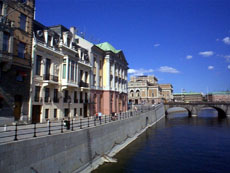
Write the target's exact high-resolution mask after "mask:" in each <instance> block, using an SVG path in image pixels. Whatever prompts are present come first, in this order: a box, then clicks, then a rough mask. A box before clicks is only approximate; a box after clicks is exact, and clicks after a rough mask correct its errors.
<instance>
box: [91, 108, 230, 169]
mask: <svg viewBox="0 0 230 173" xmlns="http://www.w3.org/2000/svg"><path fill="white" fill-rule="evenodd" d="M229 130H230V122H229V119H228V118H225V119H219V118H218V116H217V113H216V111H215V110H213V109H205V110H202V111H201V112H200V113H199V114H198V116H197V117H188V114H187V112H181V113H176V114H171V115H170V116H168V118H167V119H163V120H161V121H160V122H159V123H157V125H156V126H154V127H152V128H149V129H148V130H147V131H146V132H145V133H143V134H142V135H141V136H140V137H139V138H138V139H137V140H135V141H134V142H132V143H131V144H130V145H129V146H128V147H126V148H125V149H124V150H122V151H121V152H120V153H118V154H117V155H116V156H115V158H117V160H118V163H109V164H104V165H103V166H101V167H100V168H99V169H97V170H96V171H94V172H112V173H113V172H229V170H230V164H229V163H230V147H229V145H230V133H229Z"/></svg>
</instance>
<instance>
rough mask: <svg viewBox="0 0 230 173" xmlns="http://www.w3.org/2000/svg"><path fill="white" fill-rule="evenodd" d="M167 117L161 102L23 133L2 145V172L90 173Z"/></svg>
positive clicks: (0, 150) (0, 149) (0, 163)
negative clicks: (78, 122)
mask: <svg viewBox="0 0 230 173" xmlns="http://www.w3.org/2000/svg"><path fill="white" fill-rule="evenodd" d="M164 117H165V110H164V106H163V104H159V105H157V106H149V107H145V108H142V109H138V110H137V111H129V112H126V113H122V114H120V115H118V116H117V119H115V120H111V119H110V118H109V116H108V119H105V118H102V121H101V123H99V122H98V121H97V122H96V123H97V124H96V125H95V124H94V122H95V121H94V120H91V121H89V122H88V120H85V121H84V122H85V123H84V125H83V124H82V126H80V124H78V125H79V126H78V125H77V124H75V125H73V124H72V125H73V126H72V125H71V124H70V129H69V130H66V129H65V130H64V131H63V133H62V132H61V129H59V128H56V129H55V130H56V133H53V132H52V131H51V130H49V128H48V131H47V130H44V131H43V132H42V134H43V135H41V136H39V135H36V137H33V136H30V137H29V136H28V135H32V134H28V135H27V136H26V137H25V139H20V135H19V137H18V140H12V141H8V142H6V143H2V144H0V155H1V159H0V172H4V173H8V172H9V173H10V172H19V173H20V172H23V173H27V172H28V173H29V172H31V171H32V172H59V173H64V172H90V171H92V170H94V169H96V168H97V166H99V165H100V164H102V163H103V162H104V160H105V159H104V158H105V157H106V158H110V157H113V156H114V155H115V154H116V153H117V152H119V151H120V150H121V149H123V148H124V147H125V146H127V145H128V144H129V143H130V142H132V141H133V140H135V139H136V138H137V136H138V135H140V134H141V133H142V132H144V131H145V130H146V129H147V128H148V127H150V126H152V125H154V124H155V123H156V122H157V121H159V120H160V119H162V118H164ZM48 127H49V126H48ZM72 127H73V129H72ZM46 128H47V127H46ZM51 129H52V128H51ZM38 132H39V131H38ZM47 132H48V133H47ZM38 134H39V133H38ZM45 134H46V135H45Z"/></svg>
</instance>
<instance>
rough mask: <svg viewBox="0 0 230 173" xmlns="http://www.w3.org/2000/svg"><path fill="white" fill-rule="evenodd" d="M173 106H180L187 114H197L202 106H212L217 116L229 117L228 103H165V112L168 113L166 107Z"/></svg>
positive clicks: (229, 107)
mask: <svg viewBox="0 0 230 173" xmlns="http://www.w3.org/2000/svg"><path fill="white" fill-rule="evenodd" d="M173 107H181V108H184V109H186V110H187V111H188V115H189V116H197V115H198V112H199V111H200V110H201V109H203V108H207V107H210V108H213V109H215V110H216V111H217V112H218V117H219V118H224V117H230V103H209V102H207V103H204V102H201V103H166V104H165V114H166V115H167V114H168V109H170V108H173Z"/></svg>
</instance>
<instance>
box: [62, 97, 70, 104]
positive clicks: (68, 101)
mask: <svg viewBox="0 0 230 173" xmlns="http://www.w3.org/2000/svg"><path fill="white" fill-rule="evenodd" d="M63 102H64V103H71V98H70V97H64V98H63Z"/></svg>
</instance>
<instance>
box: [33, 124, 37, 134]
mask: <svg viewBox="0 0 230 173" xmlns="http://www.w3.org/2000/svg"><path fill="white" fill-rule="evenodd" d="M34 137H37V135H36V123H34Z"/></svg>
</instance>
